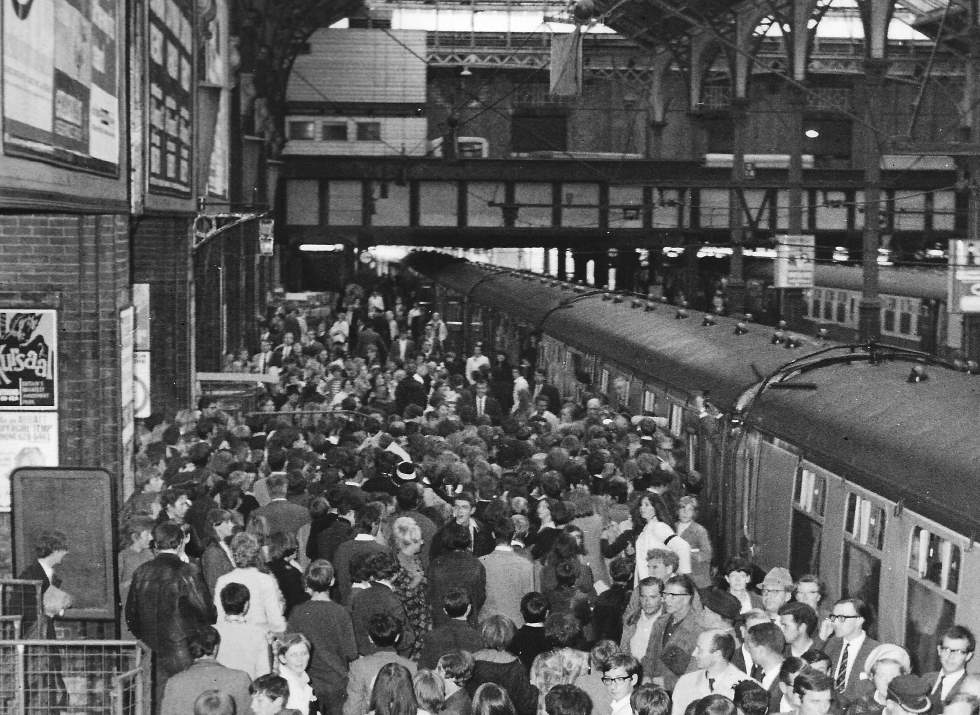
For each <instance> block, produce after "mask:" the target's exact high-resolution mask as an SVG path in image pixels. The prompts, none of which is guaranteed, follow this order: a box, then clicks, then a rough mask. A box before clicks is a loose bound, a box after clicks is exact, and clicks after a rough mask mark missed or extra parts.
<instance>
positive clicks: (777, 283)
mask: <svg viewBox="0 0 980 715" xmlns="http://www.w3.org/2000/svg"><path fill="white" fill-rule="evenodd" d="M815 257H816V239H815V238H814V237H813V236H780V237H779V240H778V242H777V243H776V266H775V274H774V277H773V287H774V288H812V287H813V272H814V259H815Z"/></svg>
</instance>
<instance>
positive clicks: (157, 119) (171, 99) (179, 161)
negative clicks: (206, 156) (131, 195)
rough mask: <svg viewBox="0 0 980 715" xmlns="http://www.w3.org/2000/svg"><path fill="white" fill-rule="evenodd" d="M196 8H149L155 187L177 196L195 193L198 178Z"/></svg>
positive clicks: (157, 3) (154, 1) (166, 0)
mask: <svg viewBox="0 0 980 715" xmlns="http://www.w3.org/2000/svg"><path fill="white" fill-rule="evenodd" d="M191 9H192V8H191V2H190V0H150V6H149V12H147V17H148V24H149V27H148V31H147V38H148V42H147V45H148V47H149V58H148V66H147V76H148V77H149V97H148V103H147V110H148V112H147V114H148V117H149V127H148V137H149V189H150V191H152V192H156V193H165V194H172V195H176V196H190V193H191V181H192V178H191V166H192V164H191V143H192V140H193V138H192V135H191V107H192V98H193V87H192V84H191V82H192V79H193V78H192V76H191V69H192V67H193V65H192V64H191V58H192V55H191V52H192V50H193V47H194V45H193V42H194V31H193V30H194V26H193V17H192V15H191Z"/></svg>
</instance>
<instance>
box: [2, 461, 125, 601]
mask: <svg viewBox="0 0 980 715" xmlns="http://www.w3.org/2000/svg"><path fill="white" fill-rule="evenodd" d="M11 482H12V486H13V497H14V510H13V515H12V516H13V519H12V523H13V541H14V573H19V572H20V571H22V570H23V569H24V568H25V567H26V566H27V565H28V564H30V563H31V561H32V560H33V559H34V542H35V541H36V539H37V537H38V535H39V534H40V533H41V532H42V531H44V530H45V529H56V530H58V531H63V532H64V533H65V535H66V536H67V537H68V543H69V544H70V547H69V551H68V555H67V556H65V559H64V561H62V562H61V564H60V565H59V566H58V574H59V575H60V576H61V579H62V581H63V583H62V588H63V589H64V590H66V591H67V592H68V593H70V594H71V595H72V596H73V597H74V603H73V605H72V607H71V609H69V611H68V612H67V613H66V614H65V615H66V617H68V618H86V619H104V620H112V619H114V618H115V614H116V596H115V583H116V575H115V559H114V555H113V550H112V536H113V533H114V528H113V514H112V483H111V479H110V477H109V474H108V472H106V471H105V470H103V469H58V468H45V467H21V468H20V469H17V470H16V471H15V472H14V473H13V476H12V480H11Z"/></svg>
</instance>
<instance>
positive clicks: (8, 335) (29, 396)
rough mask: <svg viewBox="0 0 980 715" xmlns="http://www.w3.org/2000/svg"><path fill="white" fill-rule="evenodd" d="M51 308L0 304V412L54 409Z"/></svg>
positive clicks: (55, 330) (54, 353)
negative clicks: (11, 306) (30, 307)
mask: <svg viewBox="0 0 980 715" xmlns="http://www.w3.org/2000/svg"><path fill="white" fill-rule="evenodd" d="M57 364H58V322H57V311H55V310H24V309H20V308H0V412H2V411H6V410H57V409H58V385H57Z"/></svg>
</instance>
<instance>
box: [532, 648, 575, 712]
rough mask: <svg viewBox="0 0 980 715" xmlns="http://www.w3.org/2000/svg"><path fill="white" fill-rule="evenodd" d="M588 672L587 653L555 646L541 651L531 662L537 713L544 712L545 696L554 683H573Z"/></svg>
mask: <svg viewBox="0 0 980 715" xmlns="http://www.w3.org/2000/svg"><path fill="white" fill-rule="evenodd" d="M588 672H589V655H588V653H586V652H585V651H581V650H576V649H575V648H555V649H554V650H549V651H547V652H545V653H542V654H541V655H539V656H538V657H537V658H535V659H534V662H533V663H532V664H531V684H532V685H533V686H534V687H536V688H537V689H538V713H539V715H543V714H544V712H545V702H544V701H545V698H546V697H547V695H548V691H550V690H551V689H552V688H553V687H555V686H556V685H569V684H574V683H575V681H576V680H577V679H578V677H579V676H580V675H584V674H585V673H588Z"/></svg>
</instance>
